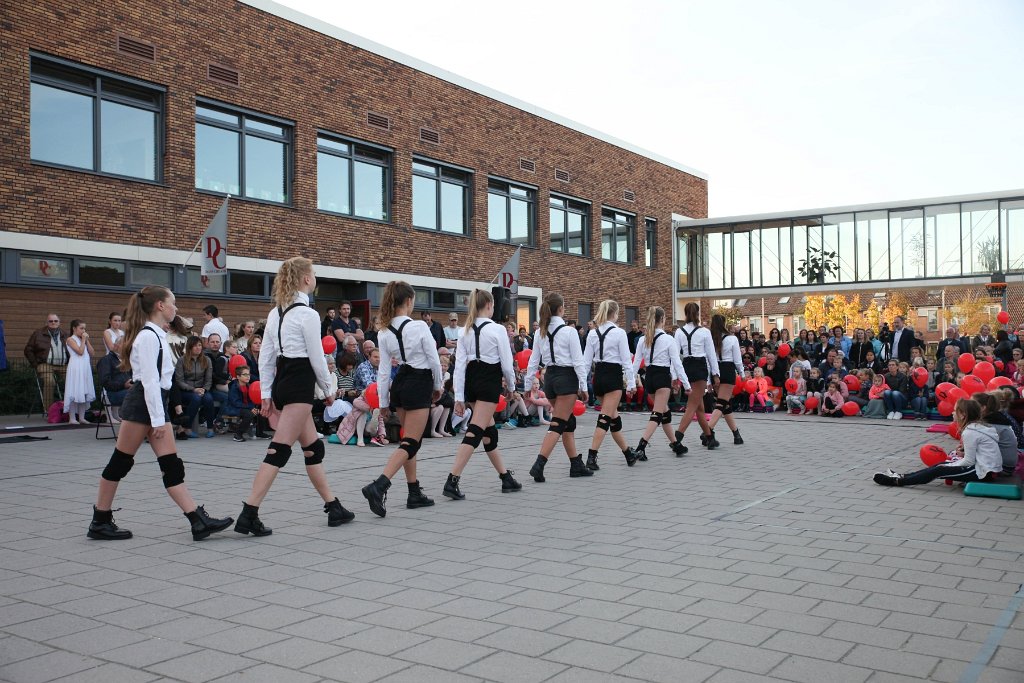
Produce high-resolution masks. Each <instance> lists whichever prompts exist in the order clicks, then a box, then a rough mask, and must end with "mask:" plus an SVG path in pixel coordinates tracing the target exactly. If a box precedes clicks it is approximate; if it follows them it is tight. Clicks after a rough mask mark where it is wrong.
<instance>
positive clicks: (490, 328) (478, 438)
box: [444, 289, 523, 500]
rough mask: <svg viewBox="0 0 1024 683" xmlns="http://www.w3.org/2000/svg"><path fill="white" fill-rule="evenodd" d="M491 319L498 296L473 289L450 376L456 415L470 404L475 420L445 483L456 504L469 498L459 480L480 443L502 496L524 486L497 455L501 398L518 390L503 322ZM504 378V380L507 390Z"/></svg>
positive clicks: (463, 412) (460, 415) (456, 454)
mask: <svg viewBox="0 0 1024 683" xmlns="http://www.w3.org/2000/svg"><path fill="white" fill-rule="evenodd" d="M493 315H494V297H492V296H491V294H490V293H489V292H485V291H484V290H482V289H474V290H473V293H472V294H470V295H469V315H468V316H467V317H466V326H465V329H464V331H463V334H462V337H461V338H460V339H459V343H458V346H457V347H456V349H457V352H456V354H455V374H454V376H453V378H452V383H453V386H454V389H455V414H456V415H458V416H459V417H462V416H463V415H464V414H465V412H466V406H467V405H468V406H470V407H472V409H473V416H472V418H471V420H470V422H469V426H468V427H466V436H465V437H463V439H462V443H461V444H459V447H458V449H457V450H456V451H455V464H454V465H453V466H452V471H451V473H449V474H448V481H446V482H445V484H444V495H446V496H447V497H449V498H451V499H452V500H462V499H463V498H465V497H466V494H464V493H462V491H460V490H459V480H460V479H461V477H462V471H463V470H464V469H466V465H467V464H469V458H470V457H471V456H472V455H473V451H474V450H476V448H477V446H479V445H480V444H481V443H483V446H484V452H485V453H486V454H487V458H488V459H489V460H490V461H491V464H492V465H493V466H494V469H495V470H497V472H498V478H499V479H500V480H501V492H502V493H510V492H512V491H518V490H520V489H521V488H523V485H522V484H520V483H519V482H517V481H516V480H515V479H514V478H513V477H512V472H511V471H509V470H508V469H506V468H505V463H504V462H502V459H501V453H499V452H498V428H497V427H495V426H494V411H495V409H496V408H497V406H498V398H499V397H500V396H501V394H502V393H505V394H506V395H511V393H512V390H513V389H515V386H516V372H515V366H514V365H513V363H512V347H511V346H510V345H509V343H508V333H507V332H506V331H505V330H504V328H503V327H502V326H501V325H500V324H499V323H495V322H493V321H492V320H491V316H493ZM502 379H504V381H505V390H504V391H502V386H501V382H502Z"/></svg>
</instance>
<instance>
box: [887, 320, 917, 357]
mask: <svg viewBox="0 0 1024 683" xmlns="http://www.w3.org/2000/svg"><path fill="white" fill-rule="evenodd" d="M889 340H890V345H889V348H890V351H889V358H895V359H897V360H898V361H900V362H901V363H909V362H910V349H911V348H912V347H914V346H917V340H916V339H915V338H914V331H913V330H912V329H910V328H909V327H907V326H906V322H905V321H904V320H903V316H902V315H898V316H896V317H895V318H894V319H893V321H892V332H891V333H890V334H889Z"/></svg>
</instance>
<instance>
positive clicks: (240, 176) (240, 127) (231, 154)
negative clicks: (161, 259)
mask: <svg viewBox="0 0 1024 683" xmlns="http://www.w3.org/2000/svg"><path fill="white" fill-rule="evenodd" d="M291 147H292V124H290V123H288V122H285V121H279V120H275V119H271V118H269V117H261V116H260V115H258V114H249V113H248V112H245V111H243V110H240V109H234V108H232V107H229V106H225V105H222V104H212V103H206V102H199V103H198V104H196V188H198V189H200V190H209V191H210V192H216V193H217V194H230V195H234V196H237V197H246V198H248V199H258V200H260V201H265V202H273V203H276V204H287V203H289V202H290V201H291V176H292V164H291V158H292V157H291Z"/></svg>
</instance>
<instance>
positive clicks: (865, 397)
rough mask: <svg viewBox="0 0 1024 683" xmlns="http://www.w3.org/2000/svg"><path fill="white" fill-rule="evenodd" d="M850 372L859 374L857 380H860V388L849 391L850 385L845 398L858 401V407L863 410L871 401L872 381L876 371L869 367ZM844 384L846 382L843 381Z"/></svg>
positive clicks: (854, 401)
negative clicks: (868, 368)
mask: <svg viewBox="0 0 1024 683" xmlns="http://www.w3.org/2000/svg"><path fill="white" fill-rule="evenodd" d="M850 374H855V375H856V376H857V381H858V382H860V388H859V389H857V391H849V387H847V390H848V392H847V394H846V396H844V399H845V400H847V401H851V402H853V403H856V404H857V407H858V408H860V409H861V410H863V409H864V407H865V406H867V404H868V403H870V401H871V397H870V395H869V394H870V392H871V381H872V378H873V377H874V376H875V373H873V372H871V371H870V370H867V369H862V370H857V371H856V372H855V373H850ZM843 384H846V383H845V382H843Z"/></svg>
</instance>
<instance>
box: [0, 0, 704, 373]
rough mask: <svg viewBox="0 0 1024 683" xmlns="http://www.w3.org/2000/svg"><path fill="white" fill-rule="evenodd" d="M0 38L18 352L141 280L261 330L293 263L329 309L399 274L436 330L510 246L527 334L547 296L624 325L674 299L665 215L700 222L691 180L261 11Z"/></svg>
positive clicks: (132, 17) (33, 21)
mask: <svg viewBox="0 0 1024 683" xmlns="http://www.w3.org/2000/svg"><path fill="white" fill-rule="evenodd" d="M0 36H2V41H3V42H2V45H3V50H2V51H0V78H2V80H3V83H4V84H5V98H4V99H3V101H2V102H0V137H2V139H3V141H4V144H3V147H2V149H0V155H2V156H0V207H2V212H3V217H4V222H3V225H2V226H0V319H3V320H4V321H5V324H6V335H7V340H8V346H9V348H10V349H11V351H10V355H11V356H12V357H15V356H17V355H19V352H20V346H21V343H22V342H21V340H22V339H24V338H26V337H27V335H28V334H29V331H30V330H31V329H34V328H36V327H39V326H41V325H42V324H43V320H44V316H45V314H46V312H47V311H46V310H44V309H52V310H54V311H56V312H58V313H59V314H60V315H61V316H62V318H63V319H64V321H65V322H67V321H69V320H70V319H71V318H73V317H80V318H83V319H85V320H86V321H87V322H89V323H90V325H91V329H93V330H95V331H98V330H99V329H100V328H102V327H103V325H104V324H105V321H106V318H107V314H108V313H109V312H110V311H115V310H120V309H121V308H123V306H124V303H125V300H126V297H127V294H128V293H129V292H130V291H132V290H134V289H136V288H138V287H139V286H141V285H144V284H147V283H163V284H167V285H170V286H171V287H173V288H174V290H175V291H176V293H178V296H179V303H180V307H181V309H182V313H183V314H184V315H190V316H196V317H199V310H200V309H201V307H202V306H203V305H205V304H207V303H215V304H217V305H218V306H219V307H220V309H221V312H222V314H223V316H224V318H225V320H226V321H227V322H228V323H229V324H230V323H236V322H239V321H241V320H244V319H247V318H260V317H263V316H264V315H265V312H266V310H267V308H268V295H269V291H270V286H271V280H272V274H273V273H274V272H275V271H276V268H277V265H278V264H279V263H280V261H281V260H282V259H284V258H287V257H290V256H292V255H295V254H303V255H308V256H309V257H311V258H312V259H313V260H314V262H315V263H316V264H317V267H318V273H319V276H320V282H321V286H320V289H319V290H318V291H317V292H316V299H317V306H318V308H320V309H321V310H323V309H325V308H326V307H327V306H328V305H333V304H335V303H337V302H338V301H339V300H340V299H342V298H346V299H351V300H353V301H356V302H359V306H358V307H359V308H361V310H371V309H373V308H375V307H376V303H377V300H378V297H379V293H380V290H381V289H382V286H383V284H384V283H386V282H387V281H388V280H390V279H393V278H396V277H403V278H405V279H408V280H409V281H410V282H411V283H412V284H413V285H414V286H415V287H417V289H418V290H419V295H420V299H419V302H418V307H419V308H420V309H429V310H433V311H435V312H438V313H440V312H443V313H447V312H449V311H457V312H463V311H464V310H465V302H466V295H467V293H468V291H469V289H470V288H471V287H473V286H475V285H481V284H486V283H487V282H488V281H490V280H491V279H492V278H493V277H494V276H495V275H496V274H497V272H498V270H499V269H500V268H501V266H502V265H503V264H504V263H505V261H506V260H507V259H508V258H509V256H510V255H511V254H512V253H513V252H514V250H515V248H516V246H517V245H519V244H522V245H523V246H524V249H523V253H522V273H521V289H520V297H521V298H520V301H519V310H518V311H517V317H518V319H519V321H520V322H523V323H527V322H529V321H530V320H532V319H535V316H536V307H537V301H538V299H539V298H540V297H541V296H542V295H543V292H547V291H560V292H562V293H563V294H564V295H565V297H566V302H567V309H568V311H567V316H568V317H570V318H577V317H578V318H582V319H586V318H588V317H589V315H590V310H591V309H590V307H591V306H593V305H594V304H595V303H596V302H598V301H600V300H601V299H603V298H606V297H614V298H616V299H618V300H619V301H620V303H621V304H622V305H624V306H625V307H626V315H627V317H629V316H632V315H635V314H636V313H637V312H639V310H640V309H641V308H642V307H644V306H647V305H649V304H651V303H660V304H661V305H665V306H668V305H670V304H671V302H672V297H673V292H672V289H671V283H672V273H673V270H674V266H673V258H674V250H673V242H672V231H671V225H672V221H673V219H674V218H676V219H678V218H680V217H683V216H686V217H696V218H699V217H703V216H705V215H706V212H707V183H706V180H705V178H704V177H703V176H702V175H701V174H700V173H699V172H697V171H694V170H692V169H689V168H687V167H686V166H683V165H681V164H678V163H676V162H673V161H670V160H668V159H664V158H661V157H660V156H658V155H656V154H653V153H650V152H646V151H644V150H641V149H638V148H635V147H633V146H632V145H629V144H628V143H625V142H622V141H620V140H616V139H613V138H610V137H608V136H606V135H603V134H600V133H598V132H596V131H593V130H590V129H588V128H586V127H585V126H583V125H580V124H577V123H574V122H572V121H568V120H565V119H563V118H561V117H558V116H557V115H554V114H551V113H550V112H546V111H542V110H540V109H538V108H536V107H533V106H531V105H529V104H526V103H524V102H521V101H518V100H515V99H513V98H511V97H508V96H506V95H503V94H501V93H497V92H494V91H491V90H489V89H488V88H486V87H484V86H481V85H479V84H476V83H472V82H470V81H467V80H465V79H462V78H459V77H457V76H455V75H453V74H450V73H448V72H445V71H443V70H440V69H437V68H435V67H432V66H430V65H427V64H423V63H421V62H418V61H417V60H415V59H413V58H411V57H408V56H405V55H402V54H399V53H396V52H394V51H392V50H389V49H388V48H385V47H383V46H380V45H377V44H375V43H371V42H370V41H367V40H365V39H362V38H359V37H358V36H354V35H351V34H349V33H347V32H345V31H343V30H341V29H338V28H336V27H333V26H330V25H327V24H324V23H323V22H320V21H317V20H315V19H312V18H310V17H308V16H305V15H302V14H299V13H297V12H294V11H292V10H290V9H287V8H284V7H282V6H280V5H277V4H275V3H272V2H267V1H264V0H258V1H256V0H252V1H250V2H235V1H234V0H210V1H208V2H177V3H166V2H160V1H158V0H140V1H136V2H122V1H117V0H115V1H112V2H96V1H95V0H84V1H83V2H77V3H73V4H71V5H68V4H67V3H59V2H55V1H53V0H44V2H40V3H34V4H33V3H28V4H25V3H22V4H14V5H11V6H9V7H8V10H7V11H6V12H5V19H4V22H3V23H2V24H0ZM225 194H231V195H232V197H233V199H234V201H232V202H231V204H230V218H229V230H228V241H229V244H228V252H229V254H230V256H229V261H228V267H229V269H230V273H229V275H228V276H226V277H219V278H218V277H213V278H207V279H204V278H202V277H200V275H199V272H198V270H197V269H196V268H195V267H194V266H189V267H187V268H184V267H183V264H184V263H185V262H186V259H187V258H188V257H189V249H190V247H192V245H193V244H194V243H195V242H196V240H197V239H198V238H199V236H200V235H201V234H202V232H203V230H204V229H205V227H206V225H207V224H208V223H209V221H210V220H211V218H212V217H213V215H214V213H215V212H216V210H217V208H218V207H219V205H220V203H221V201H222V197H223V196H224V195H225ZM192 263H193V264H196V263H197V261H196V260H195V259H193V261H192ZM363 307H365V308H363ZM200 319H201V318H200Z"/></svg>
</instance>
